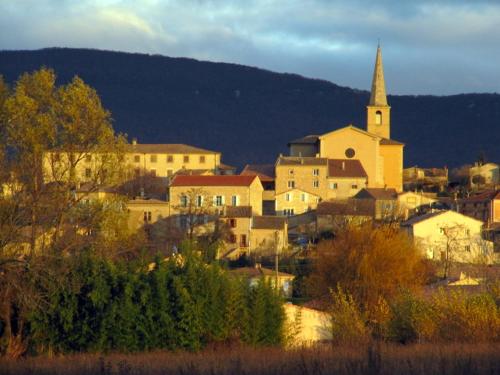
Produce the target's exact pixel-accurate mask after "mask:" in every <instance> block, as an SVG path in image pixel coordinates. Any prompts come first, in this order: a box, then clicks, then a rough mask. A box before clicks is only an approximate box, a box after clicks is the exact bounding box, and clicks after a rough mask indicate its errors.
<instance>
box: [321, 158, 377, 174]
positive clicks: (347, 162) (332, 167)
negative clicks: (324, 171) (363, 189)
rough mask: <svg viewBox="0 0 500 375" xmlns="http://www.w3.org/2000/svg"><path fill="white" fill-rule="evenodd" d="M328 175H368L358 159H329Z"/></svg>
mask: <svg viewBox="0 0 500 375" xmlns="http://www.w3.org/2000/svg"><path fill="white" fill-rule="evenodd" d="M328 177H368V175H367V174H366V171H365V169H364V168H363V166H362V165H361V162H360V161H359V160H356V159H328Z"/></svg>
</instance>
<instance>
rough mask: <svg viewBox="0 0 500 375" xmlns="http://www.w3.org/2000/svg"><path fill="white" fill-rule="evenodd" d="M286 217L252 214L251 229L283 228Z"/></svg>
mask: <svg viewBox="0 0 500 375" xmlns="http://www.w3.org/2000/svg"><path fill="white" fill-rule="evenodd" d="M286 221H287V219H286V218H285V217H280V216H254V217H253V220H252V229H276V230H281V229H284V228H285V225H286Z"/></svg>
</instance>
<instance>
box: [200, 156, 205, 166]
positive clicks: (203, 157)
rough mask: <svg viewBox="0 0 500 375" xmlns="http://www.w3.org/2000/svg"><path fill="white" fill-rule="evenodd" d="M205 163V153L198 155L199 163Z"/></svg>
mask: <svg viewBox="0 0 500 375" xmlns="http://www.w3.org/2000/svg"><path fill="white" fill-rule="evenodd" d="M203 163H205V155H201V156H200V164H203Z"/></svg>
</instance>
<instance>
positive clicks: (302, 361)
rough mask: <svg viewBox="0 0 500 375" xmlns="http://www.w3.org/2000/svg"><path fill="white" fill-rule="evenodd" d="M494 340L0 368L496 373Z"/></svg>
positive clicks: (1, 364) (42, 361) (216, 352)
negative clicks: (488, 341)
mask: <svg viewBox="0 0 500 375" xmlns="http://www.w3.org/2000/svg"><path fill="white" fill-rule="evenodd" d="M499 352H500V346H499V345H498V344H496V345H457V344H453V345H430V344H425V345H422V344H419V345H407V346H395V345H382V346H378V347H373V346H363V347H357V348H354V347H331V346H324V347H317V348H311V349H297V350H290V351H284V350H281V349H278V348H261V349H255V348H250V347H233V348H229V347H224V348H221V347H213V348H209V349H207V350H204V351H202V352H198V353H188V352H177V353H174V352H152V353H145V354H129V355H124V354H112V355H108V356H105V357H103V356H100V355H90V354H80V355H72V356H64V357H54V358H48V357H37V358H28V359H26V360H24V361H21V362H19V361H12V360H7V359H0V374H2V375H3V374H5V375H8V374H20V375H24V374H32V375H38V374H49V373H50V374H68V375H87V374H88V375H90V374H92V375H95V374H103V375H104V374H105V375H110V374H117V375H118V374H119V375H132V374H166V375H168V374H172V375H174V374H179V375H181V374H183V375H184V374H192V375H197V374H199V375H201V374H210V375H215V374H231V375H243V374H256V375H266V374H275V375H276V374H283V375H285V374H286V375H299V374H300V375H302V374H315V375H321V374H336V375H344V374H345V375H347V374H349V375H357V374H380V375H382V374H391V375H397V374H405V375H406V374H413V375H434V374H435V375H438V374H439V375H444V374H467V375H480V374H498V373H499V372H500V357H499V356H498V353H499Z"/></svg>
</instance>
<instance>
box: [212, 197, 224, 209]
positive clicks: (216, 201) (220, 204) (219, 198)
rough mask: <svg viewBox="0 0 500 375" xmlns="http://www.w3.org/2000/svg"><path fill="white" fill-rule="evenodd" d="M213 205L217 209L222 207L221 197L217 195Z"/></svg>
mask: <svg viewBox="0 0 500 375" xmlns="http://www.w3.org/2000/svg"><path fill="white" fill-rule="evenodd" d="M214 201H215V202H214V203H215V205H216V206H217V207H220V206H222V205H223V204H224V203H223V200H222V195H217V196H216V197H215V199H214Z"/></svg>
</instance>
